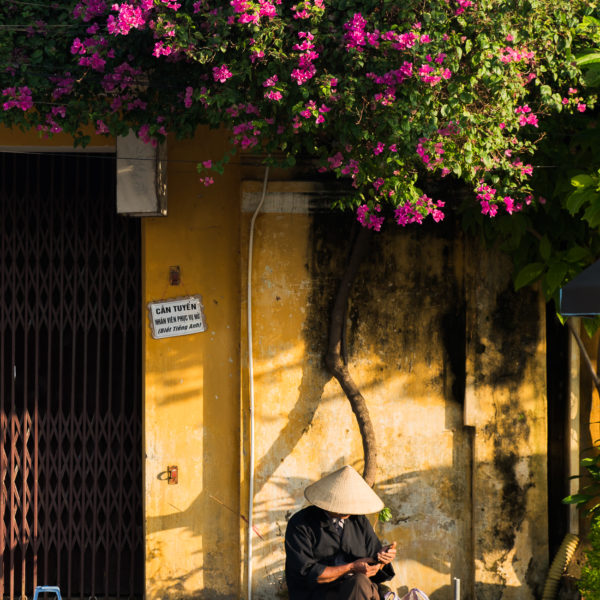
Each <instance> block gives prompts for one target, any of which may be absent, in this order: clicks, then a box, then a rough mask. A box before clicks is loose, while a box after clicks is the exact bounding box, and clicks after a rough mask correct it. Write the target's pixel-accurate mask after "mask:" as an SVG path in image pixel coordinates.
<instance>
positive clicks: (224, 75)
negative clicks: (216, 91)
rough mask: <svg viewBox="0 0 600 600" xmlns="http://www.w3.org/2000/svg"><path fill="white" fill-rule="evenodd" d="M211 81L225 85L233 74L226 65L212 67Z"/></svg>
mask: <svg viewBox="0 0 600 600" xmlns="http://www.w3.org/2000/svg"><path fill="white" fill-rule="evenodd" d="M212 71H213V79H214V80H215V81H218V82H219V83H225V82H226V81H227V80H228V79H229V78H230V77H233V73H232V72H231V71H230V70H229V68H228V67H227V65H221V66H220V67H213V70H212Z"/></svg>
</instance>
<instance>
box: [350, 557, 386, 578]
mask: <svg viewBox="0 0 600 600" xmlns="http://www.w3.org/2000/svg"><path fill="white" fill-rule="evenodd" d="M379 568H380V567H379V564H378V563H376V562H375V561H374V560H373V559H372V558H359V559H357V560H355V561H354V562H353V563H352V572H353V573H362V574H363V575H366V576H367V577H373V575H375V573H377V572H378V571H379Z"/></svg>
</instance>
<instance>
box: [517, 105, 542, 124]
mask: <svg viewBox="0 0 600 600" xmlns="http://www.w3.org/2000/svg"><path fill="white" fill-rule="evenodd" d="M515 114H517V115H519V125H521V126H523V125H533V126H534V127H537V126H538V118H537V116H536V115H535V114H533V113H532V112H531V108H529V106H528V105H527V104H524V105H523V106H517V108H515Z"/></svg>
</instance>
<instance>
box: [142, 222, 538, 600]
mask: <svg viewBox="0 0 600 600" xmlns="http://www.w3.org/2000/svg"><path fill="white" fill-rule="evenodd" d="M341 225H342V224H341V222H340V217H339V215H334V216H331V217H330V216H324V215H318V216H317V217H315V219H314V229H313V239H312V242H311V243H312V253H311V257H310V264H309V265H308V272H309V276H310V279H311V285H312V289H311V294H310V299H309V305H308V306H307V307H306V319H305V321H304V326H303V329H302V336H303V338H304V341H305V347H306V352H305V355H304V357H303V361H302V375H301V381H300V385H299V389H298V396H297V399H296V401H295V404H294V406H293V408H292V410H291V411H290V412H289V414H288V415H287V419H286V421H285V424H284V426H283V428H282V429H281V430H280V431H279V432H278V433H277V435H276V437H274V439H273V440H272V442H271V444H270V446H269V448H268V450H267V451H266V452H265V453H264V454H263V455H262V456H260V457H258V460H257V465H256V483H255V493H256V496H257V497H260V493H261V491H263V490H264V488H265V486H269V493H268V494H266V495H265V496H264V497H267V498H268V499H267V500H265V501H260V499H257V503H256V504H255V515H254V518H255V524H256V529H257V531H258V533H259V534H260V535H261V536H262V538H261V537H259V536H258V535H257V536H255V545H254V553H255V568H256V574H255V580H256V581H257V592H256V600H260V599H261V598H265V599H267V598H269V599H272V598H274V597H277V596H280V595H281V596H284V595H285V585H284V582H283V568H284V562H283V561H284V556H283V535H284V531H285V527H286V524H287V520H288V519H289V517H290V516H291V514H293V513H294V512H295V511H296V510H298V509H299V508H301V506H302V503H303V496H302V490H303V489H304V487H305V486H306V485H307V484H308V483H309V481H308V479H305V478H302V477H299V476H291V477H281V476H278V474H277V469H278V468H279V467H280V465H281V464H282V462H284V461H285V459H286V458H288V457H290V455H292V454H293V452H294V449H295V448H296V447H297V445H298V443H299V442H300V440H302V438H303V437H304V436H305V435H306V433H307V431H308V430H309V429H310V427H311V424H312V423H313V419H314V416H315V412H316V410H317V407H318V406H319V405H320V403H321V402H322V394H323V390H324V388H325V385H326V384H327V383H328V382H329V381H330V379H331V377H330V376H329V374H328V373H327V372H326V371H325V369H324V366H323V356H324V352H325V349H326V347H327V332H328V318H329V313H330V308H331V302H332V298H333V294H334V293H335V288H336V285H337V281H338V278H339V275H340V274H341V269H342V267H343V264H344V262H345V260H346V250H347V249H348V239H347V237H348V236H347V233H346V232H347V231H348V230H347V229H345V228H344V227H343V226H341ZM395 235H396V237H397V239H395V240H393V241H391V240H390V236H389V235H387V236H386V237H383V236H382V237H380V238H378V240H377V242H376V245H375V247H374V249H373V253H372V255H371V257H370V258H368V259H367V261H366V263H365V265H364V268H363V270H362V271H361V274H360V275H359V278H358V280H357V282H356V284H355V288H354V290H353V292H352V296H351V310H350V322H351V328H350V332H349V339H348V346H349V354H350V356H351V357H353V358H352V359H351V360H357V356H360V355H361V354H364V353H365V352H370V351H373V352H374V353H375V354H376V355H377V358H378V361H379V364H374V365H370V366H369V365H367V367H366V368H365V370H366V372H367V373H368V381H366V382H364V383H363V384H362V390H363V391H365V392H368V391H369V390H371V389H374V388H376V387H380V386H381V383H382V380H383V379H384V378H386V377H390V376H391V375H392V374H394V373H398V372H400V373H403V374H405V375H407V376H409V383H408V384H407V385H406V387H405V393H406V396H407V397H408V398H410V401H411V402H412V403H413V405H417V406H418V405H419V403H423V404H425V402H426V401H427V399H428V398H429V397H430V396H441V397H442V399H443V402H444V407H445V423H444V424H443V427H445V428H446V430H447V431H450V432H452V442H451V443H452V447H451V449H450V452H451V461H450V462H449V464H446V465H442V466H440V465H434V466H425V467H423V468H422V469H421V468H408V469H407V468H406V464H408V463H407V460H408V458H412V457H406V456H403V455H398V453H397V452H396V453H394V452H393V451H394V449H395V448H396V447H397V442H398V438H399V437H400V436H401V435H403V434H404V427H403V425H404V424H403V422H402V419H403V416H404V409H405V406H404V404H403V403H404V402H405V401H406V398H404V397H402V398H400V397H398V398H393V399H392V400H391V401H392V402H393V403H394V404H395V405H396V407H397V410H395V411H394V412H397V413H398V415H392V414H390V415H389V419H390V420H393V419H394V418H396V417H398V422H399V423H400V425H399V431H397V432H395V433H396V435H397V437H396V438H394V439H393V440H391V442H390V444H389V447H390V448H391V450H390V451H389V453H388V454H386V455H385V456H382V458H381V459H380V462H385V464H386V470H387V472H388V473H390V472H394V473H400V475H396V476H393V477H389V478H387V479H385V480H382V481H378V482H377V485H376V490H377V491H378V493H380V495H381V496H382V498H383V500H384V502H385V504H386V505H387V506H390V507H391V508H392V511H393V513H394V518H393V520H392V522H391V523H390V524H389V525H387V526H386V529H385V531H384V532H383V533H382V532H381V531H379V532H378V533H380V535H381V536H384V537H386V536H389V537H390V538H391V539H398V541H399V552H398V560H411V561H414V562H416V563H417V564H419V565H421V566H422V567H424V568H426V569H429V570H430V571H431V572H433V573H435V574H438V575H439V576H440V577H442V578H443V577H447V581H448V585H447V586H441V587H439V588H438V589H436V590H435V591H434V592H433V593H432V594H431V598H432V600H449V599H450V598H451V597H452V588H451V585H450V582H451V581H452V578H453V577H459V578H460V579H461V580H462V581H463V590H464V593H463V600H473V597H474V596H473V591H474V587H473V578H474V576H473V566H472V565H473V560H474V559H475V560H481V561H485V560H486V558H489V556H492V555H493V557H494V558H495V559H498V561H499V563H501V562H504V563H509V564H510V561H511V560H512V561H513V564H514V566H515V571H518V570H519V568H520V565H517V564H516V561H518V558H516V557H515V556H513V557H512V559H511V554H510V553H511V551H512V550H513V546H514V542H515V537H516V535H517V533H518V531H519V528H520V526H521V524H522V522H523V520H524V519H525V516H526V509H527V506H526V502H527V495H528V493H529V490H530V489H531V486H532V483H531V481H530V479H529V478H527V477H526V478H525V479H523V473H526V474H531V473H538V472H540V471H541V470H543V464H544V461H545V457H543V456H518V455H517V453H516V452H515V447H514V446H511V444H512V441H513V440H515V439H516V438H515V436H521V438H523V439H526V438H527V436H528V431H527V430H526V429H525V428H526V426H527V422H526V421H524V420H518V421H516V422H515V421H514V417H515V414H514V413H515V412H519V411H518V408H519V407H518V398H517V397H516V396H517V391H518V383H519V382H520V380H521V378H522V377H523V372H522V371H519V372H517V371H506V370H504V371H502V372H501V373H499V374H498V377H499V378H502V379H503V382H502V383H503V385H507V384H508V383H510V384H511V386H514V388H515V394H514V406H513V405H512V400H511V402H509V403H508V405H507V406H506V407H502V408H503V410H502V411H500V413H499V414H498V416H497V419H496V424H495V426H494V427H493V428H490V429H489V430H488V431H483V432H482V433H481V435H483V436H486V438H487V439H488V440H490V443H491V444H492V446H493V459H492V461H491V462H489V463H479V464H477V465H476V468H477V469H478V470H483V471H485V472H486V473H489V474H490V477H492V478H494V489H495V490H496V491H497V498H492V497H490V498H489V502H490V503H494V502H495V503H497V505H498V506H497V510H496V508H494V510H495V511H496V512H494V513H493V514H492V518H494V519H495V520H496V522H497V526H496V529H495V530H492V533H493V534H494V535H493V539H490V540H487V541H484V543H480V544H479V545H478V548H479V549H480V550H481V551H482V552H484V553H485V555H482V556H473V554H474V551H473V547H472V542H471V536H472V533H471V531H472V527H471V518H472V511H473V505H472V500H473V499H472V487H471V481H470V473H472V472H473V465H472V450H473V440H472V432H471V431H470V430H469V429H468V428H463V426H462V403H463V400H464V377H465V343H466V339H465V335H466V334H465V315H464V313H465V304H464V290H463V289H462V274H461V273H460V272H457V270H456V265H455V257H454V256H453V252H454V249H453V246H452V245H451V243H450V242H449V241H448V239H452V238H450V237H449V238H448V239H446V240H445V241H444V238H443V232H442V233H441V235H442V240H441V241H439V238H438V243H437V245H435V246H429V245H428V237H427V236H428V235H430V233H428V232H427V231H426V230H419V232H418V233H415V232H414V230H413V232H412V233H408V232H407V233H404V232H402V231H399V232H398V233H396V234H395ZM450 235H453V232H450ZM388 244H389V247H387V245H388ZM432 247H433V248H434V249H435V250H436V251H439V254H434V255H432V253H431V249H432ZM373 265H377V268H373ZM415 266H418V268H415ZM513 312H514V311H513ZM424 313H427V314H428V315H429V317H428V318H427V320H426V322H424V320H423V319H420V318H419V315H420V314H424ZM508 317H511V315H508V316H507V318H508ZM521 317H523V315H522V314H521V313H519V312H518V311H516V314H513V315H512V317H511V318H512V319H513V321H511V320H510V319H509V320H508V321H507V323H508V325H510V323H511V322H519V320H520V319H521ZM536 326H537V325H536V323H535V321H533V322H531V321H530V328H531V330H533V329H535V328H536ZM502 327H504V328H506V327H507V324H506V323H503V324H502ZM521 327H525V329H526V326H525V325H523V322H522V321H521ZM500 333H502V332H500ZM510 335H513V333H512V332H511V331H507V332H506V335H504V336H500V337H498V339H497V340H494V342H495V343H498V344H499V347H500V348H501V349H502V350H503V351H504V352H507V353H508V352H510V353H511V354H510V356H511V361H510V363H511V364H516V365H520V364H521V362H520V361H519V360H514V361H513V359H514V358H515V357H514V353H515V352H517V353H518V352H521V353H527V352H529V350H530V349H529V347H523V346H521V347H520V348H517V349H516V350H513V349H512V348H511V347H510V345H507V344H508V340H509V337H510ZM423 349H425V352H423ZM417 350H418V352H419V353H420V354H418V353H417ZM221 358H222V359H223V360H227V359H226V357H221ZM517 358H518V357H517ZM423 364H424V365H425V368H426V377H425V378H422V377H420V375H421V372H419V374H418V375H417V374H416V373H415V369H417V368H422V365H423ZM207 377H208V379H206V378H207ZM210 377H211V376H210V374H207V373H205V381H204V383H203V384H204V397H205V408H204V410H205V415H204V423H205V430H207V429H209V428H210V424H211V423H214V422H215V419H218V418H219V410H220V409H221V408H222V407H220V406H219V403H218V402H212V400H211V401H209V400H208V399H210V398H213V395H214V394H215V393H219V392H218V389H219V385H220V382H218V381H210ZM511 396H513V394H512V392H511ZM238 409H239V407H234V410H238ZM504 409H506V410H504ZM238 414H239V413H238ZM230 418H232V422H234V420H235V419H233V417H232V416H231V415H230ZM420 426H422V427H424V428H427V427H428V425H427V423H425V422H424V423H421V424H420ZM413 427H414V423H413ZM217 431H221V429H218V428H217ZM331 435H332V436H335V435H337V433H336V431H335V424H332V432H331ZM432 435H433V434H432V432H431V431H429V432H428V436H429V437H432ZM388 441H389V440H388ZM222 447H223V441H222V439H218V438H217V437H215V436H214V433H212V434H211V432H210V431H207V438H206V439H205V454H204V457H203V460H204V469H205V477H204V482H205V483H204V484H205V486H206V489H204V490H203V491H202V493H201V494H199V495H198V496H197V497H196V499H195V500H194V502H193V503H192V504H191V505H190V506H189V507H187V508H185V509H184V510H183V511H181V512H174V513H172V514H166V515H163V516H159V517H150V518H149V519H148V520H147V531H148V533H152V532H155V531H161V530H165V529H175V528H178V529H179V528H180V529H182V531H183V532H184V533H186V534H189V535H192V536H202V547H203V561H204V567H203V569H204V571H205V581H207V582H210V581H211V579H214V578H215V577H223V576H226V577H231V578H232V580H233V579H236V580H237V578H238V570H237V566H236V569H232V570H231V571H230V572H227V571H226V570H224V569H223V558H224V556H225V554H226V551H227V550H226V549H230V550H231V551H235V552H236V557H237V559H238V562H237V563H236V565H239V525H240V522H239V521H240V518H241V517H240V506H239V500H237V499H236V500H235V501H231V500H230V499H229V500H228V499H227V498H224V497H221V496H220V494H222V493H223V490H227V493H229V494H233V493H234V492H235V491H237V489H238V485H239V479H236V478H235V475H236V474H237V471H236V470H235V469H231V472H226V473H225V474H223V473H221V474H220V475H216V474H215V473H214V468H213V469H211V465H213V464H215V455H216V454H217V453H218V452H219V450H220V449H221V448H222ZM430 454H431V457H433V458H432V459H431V460H430V462H433V463H435V460H433V459H434V458H435V454H436V449H435V448H430ZM300 458H301V457H300ZM332 461H333V457H331V460H329V461H328V464H331V462H332ZM333 462H335V461H333ZM337 462H338V463H339V464H336V465H335V466H342V464H343V462H344V461H343V460H342V459H339V460H338V461H337ZM355 466H356V467H357V469H358V470H359V471H360V464H355ZM333 468H335V467H332V469H333ZM234 471H235V473H234ZM215 476H218V477H219V478H220V479H218V480H217V482H215V481H214V480H215ZM271 490H276V493H273V494H271V493H270V492H271ZM273 497H275V498H277V499H276V500H273ZM243 510H244V509H243V508H242V512H243ZM200 515H202V516H208V515H214V519H215V520H216V521H218V523H219V527H217V528H214V527H213V528H209V527H207V524H206V523H205V522H204V520H203V519H200V518H199V516H200ZM232 541H233V542H234V544H237V545H238V546H237V547H236V548H235V549H231V545H232ZM486 544H487V545H486ZM488 554H489V556H488ZM230 562H232V561H230ZM233 562H234V563H235V560H234V561H233ZM228 564H229V563H228ZM539 571H540V565H538V564H532V565H530V569H529V570H528V571H527V575H526V576H524V577H523V580H522V581H521V584H522V585H523V586H524V587H526V588H527V589H528V590H529V591H528V592H527V593H526V594H525V595H523V596H522V597H523V598H529V597H531V596H532V595H536V593H537V592H538V591H541V590H539V587H540V585H541V584H540V576H539ZM424 572H427V571H426V570H425V571H424ZM194 575H195V573H190V574H189V575H186V576H185V577H181V578H176V579H175V580H173V581H167V582H165V583H164V587H165V593H164V597H168V596H172V594H173V591H175V592H176V594H177V593H179V592H180V593H181V595H184V594H185V593H187V595H189V594H190V591H189V590H186V588H185V582H186V580H187V579H189V578H191V577H193V576H194ZM436 580H437V579H436ZM261 581H262V583H261ZM467 582H469V583H470V586H469V585H467ZM403 584H404V582H401V581H400V582H399V583H398V585H399V588H398V591H399V592H402V591H403V588H402V586H403ZM235 585H237V581H236V582H233V581H232V583H231V588H232V589H233V587H235ZM412 585H417V586H418V585H419V582H414V583H412ZM423 587H426V586H425V585H423ZM506 592H507V587H506V586H505V585H484V584H477V587H476V593H475V596H476V597H477V600H484V599H485V600H497V599H500V598H502V597H503V595H504V594H505V593H506ZM159 595H162V594H159ZM537 595H539V594H537ZM202 596H203V597H207V598H213V597H214V598H217V599H218V598H221V597H228V596H227V594H225V595H223V594H221V593H219V592H217V591H215V590H214V589H212V587H211V584H210V583H208V584H207V587H206V588H205V589H203V590H202Z"/></svg>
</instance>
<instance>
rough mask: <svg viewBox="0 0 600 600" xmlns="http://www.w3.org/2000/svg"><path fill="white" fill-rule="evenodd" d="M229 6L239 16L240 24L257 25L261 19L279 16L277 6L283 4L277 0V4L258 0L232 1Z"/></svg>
mask: <svg viewBox="0 0 600 600" xmlns="http://www.w3.org/2000/svg"><path fill="white" fill-rule="evenodd" d="M229 4H230V5H231V6H232V7H233V10H234V11H235V12H236V13H237V14H238V15H239V16H238V18H237V22H238V23H241V24H245V23H250V24H252V25H257V24H258V22H259V21H260V18H261V17H267V18H268V19H273V18H274V17H275V16H277V7H276V5H278V4H281V0H275V2H269V0H258V2H249V1H247V0H231V2H230V3H229Z"/></svg>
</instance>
